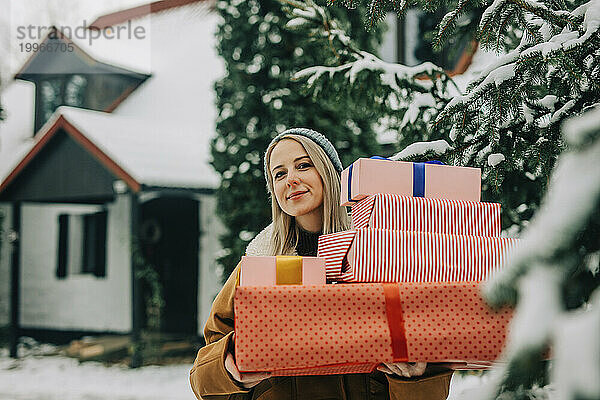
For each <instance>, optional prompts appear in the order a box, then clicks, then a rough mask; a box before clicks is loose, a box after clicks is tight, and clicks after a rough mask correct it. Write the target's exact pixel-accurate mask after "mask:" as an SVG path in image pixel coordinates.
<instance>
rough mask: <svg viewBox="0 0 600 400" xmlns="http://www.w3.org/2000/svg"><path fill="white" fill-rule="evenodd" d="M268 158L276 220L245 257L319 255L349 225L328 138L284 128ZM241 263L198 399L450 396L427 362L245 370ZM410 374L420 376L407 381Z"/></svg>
mask: <svg viewBox="0 0 600 400" xmlns="http://www.w3.org/2000/svg"><path fill="white" fill-rule="evenodd" d="M264 161H265V164H264V167H265V178H266V181H267V188H268V190H269V193H270V194H271V210H272V217H273V223H272V224H270V225H269V226H268V227H266V228H265V229H264V230H263V231H262V232H261V233H259V234H258V235H257V236H256V237H255V238H254V239H253V240H252V242H250V244H249V245H248V247H247V249H246V255H249V256H275V255H300V256H316V255H317V239H318V237H319V235H320V234H323V233H334V232H339V231H343V230H347V229H349V225H350V223H349V218H348V214H347V212H346V207H343V206H340V205H339V199H340V172H341V170H342V163H341V162H340V159H339V156H338V154H337V152H336V150H335V148H334V147H333V145H332V144H331V143H330V142H329V140H327V138H325V136H323V135H321V134H320V133H318V132H315V131H313V130H310V129H303V128H295V129H290V130H288V131H285V132H283V133H281V134H279V135H278V136H276V137H275V138H274V139H273V141H272V142H271V144H269V146H268V147H267V150H266V152H265V160H264ZM239 268H240V267H239V265H238V267H236V269H235V270H234V272H233V273H232V274H231V276H230V277H229V279H228V280H227V282H226V283H225V286H224V287H223V289H222V290H221V292H220V293H219V295H218V296H217V298H216V299H215V301H214V303H213V308H212V310H211V314H210V316H209V318H208V321H207V323H206V327H205V329H204V338H205V339H206V343H207V345H206V346H205V347H203V348H201V349H200V350H199V351H198V356H197V358H196V361H195V362H194V367H193V368H192V370H191V375H190V382H191V386H192V389H193V390H194V393H195V394H196V396H197V397H198V398H199V399H200V398H202V399H253V400H260V399H265V400H266V399H339V400H350V399H361V400H362V399H372V400H384V399H398V400H416V399H427V400H443V399H446V397H447V395H448V388H449V384H450V377H451V375H452V373H451V372H447V371H441V370H439V369H438V370H435V369H433V368H429V369H428V370H427V371H426V370H425V364H424V363H422V364H417V365H409V364H407V363H398V364H390V365H387V364H386V365H381V367H380V369H378V370H376V371H374V372H373V373H371V374H345V375H326V376H298V377H271V376H270V374H269V373H265V372H255V373H243V372H240V371H239V370H238V368H237V366H236V362H235V354H234V342H235V333H234V321H235V315H234V309H233V301H234V297H235V288H236V282H237V276H238V273H239ZM325 317H326V316H325ZM267 328H268V327H267ZM258 340H260V341H262V340H263V338H261V337H260V336H257V341H258ZM423 374H424V375H423ZM420 375H423V376H420ZM410 377H417V378H411V379H409V380H407V379H406V378H410Z"/></svg>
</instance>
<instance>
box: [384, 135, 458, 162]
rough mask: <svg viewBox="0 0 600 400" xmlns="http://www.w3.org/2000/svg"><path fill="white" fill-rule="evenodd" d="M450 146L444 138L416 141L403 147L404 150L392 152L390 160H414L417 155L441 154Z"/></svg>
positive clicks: (435, 155) (449, 148)
mask: <svg viewBox="0 0 600 400" xmlns="http://www.w3.org/2000/svg"><path fill="white" fill-rule="evenodd" d="M451 149H452V147H451V146H450V145H449V144H448V142H446V141H445V140H434V141H431V142H416V143H412V144H410V145H408V146H406V147H405V148H404V150H402V151H400V152H398V153H396V154H394V155H393V156H391V157H390V160H394V161H403V160H415V159H416V158H417V157H423V156H434V157H440V156H443V155H444V154H445V153H446V152H447V151H448V150H451Z"/></svg>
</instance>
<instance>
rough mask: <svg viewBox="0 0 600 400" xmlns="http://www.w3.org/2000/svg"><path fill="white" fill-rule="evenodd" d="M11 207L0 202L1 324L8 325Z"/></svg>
mask: <svg viewBox="0 0 600 400" xmlns="http://www.w3.org/2000/svg"><path fill="white" fill-rule="evenodd" d="M10 213H11V207H10V205H8V204H5V203H0V215H3V216H4V219H3V221H2V225H0V235H1V236H0V237H1V239H0V242H1V243H0V326H5V325H8V323H9V322H10V321H9V312H10V310H9V306H10V303H9V302H10V246H9V244H8V237H7V233H8V230H9V229H10V226H11V218H10Z"/></svg>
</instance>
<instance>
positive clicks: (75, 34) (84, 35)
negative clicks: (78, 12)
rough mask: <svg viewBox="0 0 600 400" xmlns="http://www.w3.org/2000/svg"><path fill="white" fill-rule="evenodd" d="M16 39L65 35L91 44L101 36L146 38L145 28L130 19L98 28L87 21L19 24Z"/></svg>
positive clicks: (104, 37) (33, 39)
mask: <svg viewBox="0 0 600 400" xmlns="http://www.w3.org/2000/svg"><path fill="white" fill-rule="evenodd" d="M16 31H17V36H16V39H17V40H21V41H25V42H26V41H29V40H31V41H35V42H37V41H39V40H41V39H44V38H45V37H46V36H48V37H49V38H50V39H59V38H61V37H66V38H67V39H73V38H75V39H79V40H84V41H87V42H88V43H89V44H90V45H93V42H94V40H97V39H100V38H103V39H107V40H115V39H116V40H119V39H127V40H133V39H137V40H143V39H146V28H145V27H144V26H141V25H135V26H134V25H133V24H132V22H131V21H128V22H127V23H126V24H123V25H118V26H115V27H106V28H102V29H98V28H95V27H93V26H92V27H90V26H89V25H88V23H87V21H85V20H84V21H83V23H82V24H81V25H78V26H75V27H73V26H43V25H31V24H30V25H19V26H17V27H16Z"/></svg>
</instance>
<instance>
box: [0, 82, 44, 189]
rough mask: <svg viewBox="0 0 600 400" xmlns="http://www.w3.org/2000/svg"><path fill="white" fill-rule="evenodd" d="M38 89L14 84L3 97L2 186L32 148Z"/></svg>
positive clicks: (0, 132)
mask: <svg viewBox="0 0 600 400" xmlns="http://www.w3.org/2000/svg"><path fill="white" fill-rule="evenodd" d="M34 98H35V85H34V84H33V83H31V82H25V81H12V82H10V83H9V84H8V85H7V86H6V88H5V89H4V90H3V91H2V93H1V94H0V104H2V107H3V108H4V111H5V119H4V120H3V121H0V182H1V181H2V180H3V179H4V178H5V177H6V175H8V173H9V172H10V171H11V169H12V168H13V167H14V166H16V164H17V163H18V162H19V161H20V160H21V158H22V157H23V156H24V155H25V154H26V153H27V151H28V150H29V149H30V148H31V147H32V145H33V117H34V110H33V102H34Z"/></svg>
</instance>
